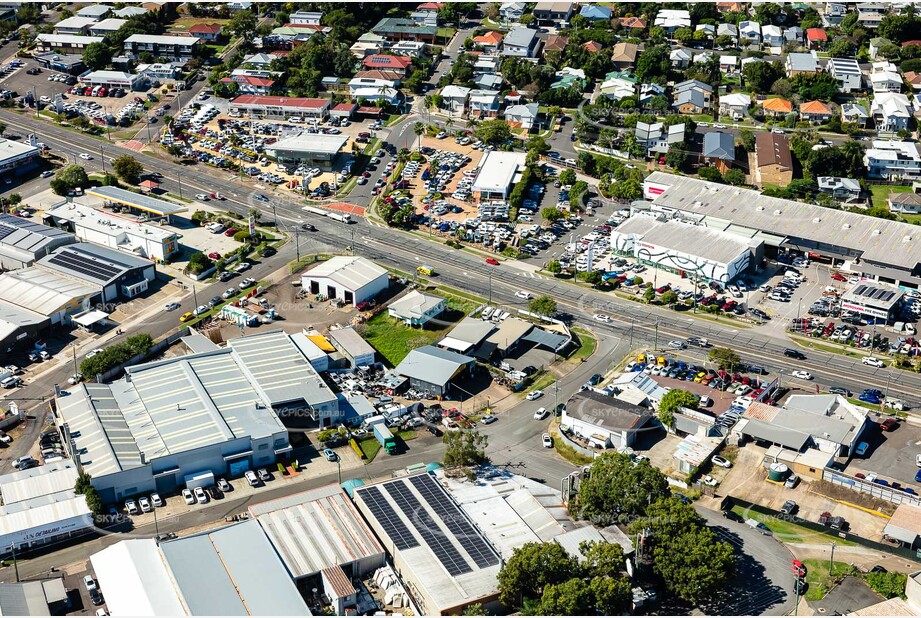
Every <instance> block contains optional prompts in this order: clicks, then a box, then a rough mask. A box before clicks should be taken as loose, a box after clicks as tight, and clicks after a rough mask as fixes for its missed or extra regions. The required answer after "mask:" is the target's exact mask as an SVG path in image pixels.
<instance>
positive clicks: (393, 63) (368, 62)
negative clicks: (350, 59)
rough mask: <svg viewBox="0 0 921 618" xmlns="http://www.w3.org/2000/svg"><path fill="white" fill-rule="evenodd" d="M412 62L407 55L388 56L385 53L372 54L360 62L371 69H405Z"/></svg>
mask: <svg viewBox="0 0 921 618" xmlns="http://www.w3.org/2000/svg"><path fill="white" fill-rule="evenodd" d="M412 63H413V61H412V58H409V57H407V56H388V55H385V54H372V55H370V56H368V57H367V58H365V59H364V60H363V61H362V64H363V65H364V66H366V67H368V68H373V69H405V68H407V67H408V66H409V65H411V64H412Z"/></svg>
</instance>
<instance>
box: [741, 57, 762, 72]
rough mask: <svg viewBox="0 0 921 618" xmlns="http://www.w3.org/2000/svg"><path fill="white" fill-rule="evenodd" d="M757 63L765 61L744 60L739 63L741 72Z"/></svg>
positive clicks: (756, 59) (750, 58) (758, 59)
mask: <svg viewBox="0 0 921 618" xmlns="http://www.w3.org/2000/svg"><path fill="white" fill-rule="evenodd" d="M755 62H764V60H762V59H761V58H752V57H748V58H742V61H741V62H740V63H739V64H740V65H741V67H742V68H741V69H740V71H744V70H745V67H747V66H748V65H750V64H753V63H755Z"/></svg>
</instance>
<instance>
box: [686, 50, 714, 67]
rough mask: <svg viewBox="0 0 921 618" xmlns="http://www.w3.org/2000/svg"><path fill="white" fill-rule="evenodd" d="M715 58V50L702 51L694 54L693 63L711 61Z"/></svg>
mask: <svg viewBox="0 0 921 618" xmlns="http://www.w3.org/2000/svg"><path fill="white" fill-rule="evenodd" d="M712 59H713V52H711V51H702V52H699V53H696V54H694V57H693V58H691V64H697V63H698V62H700V63H704V62H710V61H711V60H712Z"/></svg>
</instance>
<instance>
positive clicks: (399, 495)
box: [385, 481, 473, 576]
mask: <svg viewBox="0 0 921 618" xmlns="http://www.w3.org/2000/svg"><path fill="white" fill-rule="evenodd" d="M385 487H386V488H387V492H388V493H389V494H390V496H391V497H392V498H393V501H394V502H396V503H397V506H399V507H400V508H401V509H402V510H403V513H405V514H406V517H408V518H409V520H410V521H412V522H413V524H415V526H416V531H417V532H418V533H419V534H420V535H421V536H422V538H423V539H424V540H425V542H426V544H427V545H428V546H429V549H430V550H432V553H433V554H435V557H437V558H438V560H439V561H440V562H441V564H442V565H443V566H444V568H445V570H447V571H448V573H449V574H450V575H452V576H453V575H463V574H464V573H471V572H472V571H473V567H471V566H470V565H469V564H467V561H466V560H464V557H463V556H461V555H460V552H459V551H457V548H456V547H454V544H453V543H451V540H450V539H449V538H447V537H446V536H445V535H444V533H443V532H442V531H441V529H440V528H439V527H438V525H437V524H436V523H435V522H434V521H433V520H432V518H431V516H430V515H429V514H428V511H426V510H425V509H424V508H423V507H422V505H421V504H420V503H419V500H418V499H417V498H416V496H415V495H414V494H413V493H412V492H411V491H410V490H409V487H408V486H407V485H406V483H405V482H403V481H398V482H393V483H388V484H387V485H386V486H385Z"/></svg>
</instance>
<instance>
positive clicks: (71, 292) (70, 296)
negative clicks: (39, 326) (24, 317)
mask: <svg viewBox="0 0 921 618" xmlns="http://www.w3.org/2000/svg"><path fill="white" fill-rule="evenodd" d="M101 302H102V296H101V290H100V288H98V287H97V286H92V285H89V284H87V283H85V282H83V281H79V280H77V279H73V278H71V277H66V276H64V275H61V274H58V273H56V272H53V271H48V270H44V269H42V268H38V267H31V268H23V269H21V270H14V271H12V272H8V273H2V274H0V307H5V309H4V310H3V311H4V312H5V311H12V312H17V311H18V312H27V313H28V314H34V315H37V316H41V319H42V320H43V321H47V325H49V326H54V325H63V324H67V322H68V321H69V320H70V318H71V316H73V315H76V314H78V313H82V312H83V311H86V310H87V309H89V308H90V307H91V306H93V305H97V304H99V303H101Z"/></svg>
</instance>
